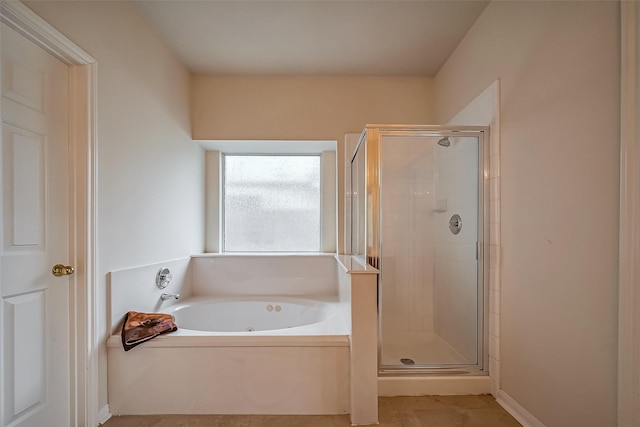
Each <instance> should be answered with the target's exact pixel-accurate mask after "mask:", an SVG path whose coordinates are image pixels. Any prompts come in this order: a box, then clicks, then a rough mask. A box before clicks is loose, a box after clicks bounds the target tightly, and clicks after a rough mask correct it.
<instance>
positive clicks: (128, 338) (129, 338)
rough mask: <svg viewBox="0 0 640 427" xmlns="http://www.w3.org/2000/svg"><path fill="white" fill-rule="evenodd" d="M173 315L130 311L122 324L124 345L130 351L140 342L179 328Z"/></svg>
mask: <svg viewBox="0 0 640 427" xmlns="http://www.w3.org/2000/svg"><path fill="white" fill-rule="evenodd" d="M173 320H174V319H173V316H172V315H170V314H162V313H138V312H137V311H130V312H128V313H127V315H126V316H125V317H124V324H123V325H122V346H123V347H124V351H129V350H131V349H132V348H133V347H135V346H137V345H138V344H142V343H143V342H145V341H149V340H150V339H151V338H155V337H157V336H158V335H160V334H166V333H168V332H173V331H175V330H177V329H178V326H177V325H176V324H175V323H173Z"/></svg>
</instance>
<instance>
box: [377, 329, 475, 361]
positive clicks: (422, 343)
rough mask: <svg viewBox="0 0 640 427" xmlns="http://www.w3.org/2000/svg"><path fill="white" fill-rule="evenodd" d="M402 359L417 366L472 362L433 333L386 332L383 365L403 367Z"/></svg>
mask: <svg viewBox="0 0 640 427" xmlns="http://www.w3.org/2000/svg"><path fill="white" fill-rule="evenodd" d="M401 359H411V360H413V361H414V362H415V364H416V365H466V364H471V363H475V362H471V361H469V360H467V359H466V358H464V357H463V356H462V355H461V354H460V353H458V352H457V351H456V350H455V349H454V348H453V347H451V346H450V345H449V343H447V342H446V341H445V340H443V339H442V338H440V336H439V335H437V334H435V333H433V332H385V333H383V339H382V361H381V362H382V365H385V366H401V365H404V363H402V362H401V361H400V360H401Z"/></svg>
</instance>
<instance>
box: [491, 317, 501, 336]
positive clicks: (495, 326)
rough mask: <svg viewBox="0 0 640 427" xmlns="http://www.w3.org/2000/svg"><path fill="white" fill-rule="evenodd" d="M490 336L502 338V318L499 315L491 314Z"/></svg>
mask: <svg viewBox="0 0 640 427" xmlns="http://www.w3.org/2000/svg"><path fill="white" fill-rule="evenodd" d="M489 334H490V336H493V337H494V338H500V316H499V315H498V314H497V313H489Z"/></svg>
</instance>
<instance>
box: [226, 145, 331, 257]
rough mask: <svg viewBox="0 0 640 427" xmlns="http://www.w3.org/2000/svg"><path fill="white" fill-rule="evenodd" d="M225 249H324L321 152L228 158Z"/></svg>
mask: <svg viewBox="0 0 640 427" xmlns="http://www.w3.org/2000/svg"><path fill="white" fill-rule="evenodd" d="M223 182H224V184H223V185H224V192H223V194H224V196H223V197H224V200H223V209H224V230H223V231H224V250H225V251H227V252H233V251H259V252H319V251H320V156H267V155H265V156H255V155H254V156H245V155H225V156H224V181H223Z"/></svg>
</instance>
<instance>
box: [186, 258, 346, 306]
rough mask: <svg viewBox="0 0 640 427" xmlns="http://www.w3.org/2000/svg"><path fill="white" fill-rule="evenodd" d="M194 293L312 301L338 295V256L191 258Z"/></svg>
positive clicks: (198, 294) (197, 294)
mask: <svg viewBox="0 0 640 427" xmlns="http://www.w3.org/2000/svg"><path fill="white" fill-rule="evenodd" d="M191 270H192V272H193V284H194V287H193V293H194V295H196V296H200V295H216V296H221V295H234V296H237V295H286V296H300V297H304V298H309V297H311V296H313V297H314V298H315V297H320V296H335V295H337V293H338V288H337V283H336V274H337V266H336V261H335V255H334V254H317V253H315V254H313V253H269V254H267V253H265V254H255V253H222V254H200V255H193V256H192V257H191Z"/></svg>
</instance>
